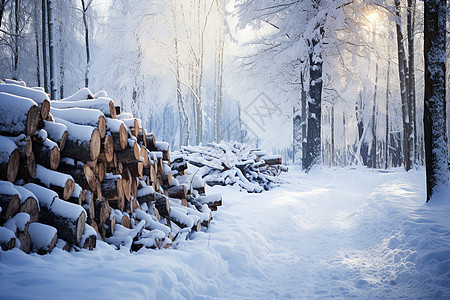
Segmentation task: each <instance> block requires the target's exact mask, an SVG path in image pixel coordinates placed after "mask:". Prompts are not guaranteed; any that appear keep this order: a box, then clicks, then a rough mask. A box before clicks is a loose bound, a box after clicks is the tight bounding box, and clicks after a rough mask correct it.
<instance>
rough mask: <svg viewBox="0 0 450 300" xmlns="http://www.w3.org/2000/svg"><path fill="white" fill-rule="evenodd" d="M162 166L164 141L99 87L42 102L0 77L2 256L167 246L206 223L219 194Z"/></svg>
mask: <svg viewBox="0 0 450 300" xmlns="http://www.w3.org/2000/svg"><path fill="white" fill-rule="evenodd" d="M171 167H172V166H171V161H170V155H169V145H168V144H167V143H164V142H157V141H156V140H155V136H154V134H152V133H147V132H146V131H145V129H144V128H142V126H141V120H139V119H137V118H134V117H133V115H132V114H131V113H125V112H121V109H120V107H119V106H116V105H115V104H114V101H113V100H112V99H110V98H108V95H107V93H106V92H105V91H100V92H98V93H96V94H92V93H91V92H90V91H89V89H87V88H84V89H82V90H80V91H78V92H77V93H75V94H74V95H72V96H70V97H68V98H65V99H60V100H50V99H49V96H48V94H47V93H45V92H44V90H43V89H42V88H39V87H37V88H30V87H27V86H26V84H25V83H24V82H17V81H14V80H4V81H0V168H1V172H0V247H1V248H2V249H3V250H8V249H12V248H14V247H17V248H20V249H21V250H23V251H24V252H26V253H30V252H36V253H39V254H45V253H50V252H51V251H52V249H53V248H55V247H58V248H62V249H65V250H70V249H75V250H79V249H81V248H84V249H90V250H92V249H93V248H95V247H96V243H97V240H98V239H100V240H102V241H105V242H107V243H109V244H111V245H114V246H116V247H117V248H120V247H126V248H129V249H130V250H134V251H137V250H139V249H141V248H143V247H145V248H168V247H176V245H177V243H179V242H181V241H183V240H185V239H187V238H188V237H189V235H190V233H191V232H193V231H200V230H202V228H207V227H208V226H209V225H210V222H211V219H212V217H211V216H212V215H211V209H210V207H212V208H213V209H216V208H217V206H218V205H221V202H222V198H221V196H220V195H209V196H206V195H205V191H204V186H203V189H201V188H198V189H197V190H195V191H194V190H193V189H191V188H189V187H187V185H183V184H181V183H180V182H179V181H178V180H176V179H174V178H173V176H172V170H171ZM181 173H183V172H182V171H180V172H178V174H179V175H181Z"/></svg>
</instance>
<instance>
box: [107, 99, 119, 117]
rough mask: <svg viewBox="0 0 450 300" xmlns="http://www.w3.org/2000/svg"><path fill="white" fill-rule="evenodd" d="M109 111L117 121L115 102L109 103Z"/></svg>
mask: <svg viewBox="0 0 450 300" xmlns="http://www.w3.org/2000/svg"><path fill="white" fill-rule="evenodd" d="M109 111H110V112H111V119H115V118H116V117H117V114H116V106H115V105H114V101H112V100H111V101H109Z"/></svg>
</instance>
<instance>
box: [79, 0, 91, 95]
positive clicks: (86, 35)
mask: <svg viewBox="0 0 450 300" xmlns="http://www.w3.org/2000/svg"><path fill="white" fill-rule="evenodd" d="M91 3H92V2H91V1H89V3H88V5H87V6H86V5H85V3H84V0H81V6H82V9H83V24H84V40H85V45H86V71H85V74H84V86H85V87H88V86H89V68H90V63H91V55H90V49H89V28H88V23H87V16H86V12H87V10H88V8H89V6H90V4H91Z"/></svg>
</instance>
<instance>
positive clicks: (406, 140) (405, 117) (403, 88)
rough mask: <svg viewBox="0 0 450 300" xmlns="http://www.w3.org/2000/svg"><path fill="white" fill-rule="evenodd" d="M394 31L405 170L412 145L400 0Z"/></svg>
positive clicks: (396, 1)
mask: <svg viewBox="0 0 450 300" xmlns="http://www.w3.org/2000/svg"><path fill="white" fill-rule="evenodd" d="M395 15H396V32H397V50H398V51H397V53H398V73H399V77H400V78H399V79H400V94H401V99H402V121H403V156H404V162H405V170H406V171H409V170H410V169H411V165H412V162H411V158H412V157H411V156H412V151H411V148H412V147H413V146H414V145H413V144H412V143H411V142H412V141H411V120H410V119H409V115H410V114H409V109H408V108H409V105H408V102H409V101H408V94H409V84H408V81H409V80H408V77H409V75H408V73H409V72H408V63H407V61H406V53H405V47H404V46H403V33H402V28H401V15H400V0H395Z"/></svg>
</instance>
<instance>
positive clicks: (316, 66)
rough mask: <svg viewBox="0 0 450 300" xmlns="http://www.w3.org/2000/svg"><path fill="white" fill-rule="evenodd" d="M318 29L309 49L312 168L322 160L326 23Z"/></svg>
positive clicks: (307, 167) (309, 163) (309, 164)
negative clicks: (323, 51)
mask: <svg viewBox="0 0 450 300" xmlns="http://www.w3.org/2000/svg"><path fill="white" fill-rule="evenodd" d="M316 30H317V31H318V33H317V36H315V37H314V38H313V39H312V40H311V41H310V51H309V78H310V79H309V98H310V99H309V101H308V134H307V135H308V137H307V149H306V160H305V163H306V164H305V167H304V169H305V170H306V171H309V170H311V168H312V167H313V166H314V165H317V164H320V162H321V118H322V85H323V80H322V64H323V61H322V49H321V47H322V39H323V36H324V33H325V29H324V25H323V24H318V25H317V28H316Z"/></svg>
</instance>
